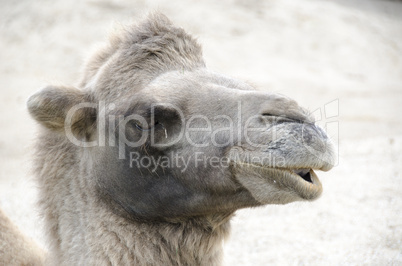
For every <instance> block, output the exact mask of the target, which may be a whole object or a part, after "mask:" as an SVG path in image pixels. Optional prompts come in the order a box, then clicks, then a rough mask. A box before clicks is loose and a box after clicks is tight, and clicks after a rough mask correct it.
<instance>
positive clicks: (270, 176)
mask: <svg viewBox="0 0 402 266" xmlns="http://www.w3.org/2000/svg"><path fill="white" fill-rule="evenodd" d="M239 164H240V165H241V166H242V167H249V168H256V169H258V170H263V171H264V173H265V174H264V178H266V179H267V180H269V181H271V182H272V183H273V184H274V185H275V186H278V187H281V188H283V189H285V190H291V191H294V192H296V193H297V194H298V195H299V196H300V197H301V198H302V199H305V200H313V199H316V198H318V197H319V196H320V195H321V193H322V184H321V182H320V180H319V179H318V177H317V175H316V173H315V172H314V170H313V169H312V168H308V167H302V168H273V167H268V166H264V165H259V164H250V163H243V162H241V163H239ZM250 170H251V169H250Z"/></svg>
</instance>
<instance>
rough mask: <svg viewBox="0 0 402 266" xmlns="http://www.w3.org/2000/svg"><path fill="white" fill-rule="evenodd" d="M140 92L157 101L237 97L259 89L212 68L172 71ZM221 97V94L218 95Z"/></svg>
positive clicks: (209, 99) (200, 100)
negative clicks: (216, 71) (215, 71)
mask: <svg viewBox="0 0 402 266" xmlns="http://www.w3.org/2000/svg"><path fill="white" fill-rule="evenodd" d="M140 93H143V94H148V95H152V96H153V98H154V99H155V100H156V101H169V100H170V101H173V102H177V101H182V100H185V101H192V100H193V99H194V100H195V101H197V102H203V101H211V100H216V99H218V98H225V99H228V100H229V99H237V98H241V97H242V95H244V94H250V93H257V92H256V91H254V90H253V88H252V87H251V86H250V85H248V84H246V83H244V82H241V81H238V80H235V79H232V78H229V77H226V76H223V75H220V74H217V73H214V72H210V71H208V70H206V69H200V70H197V71H171V72H168V73H165V74H163V75H161V76H159V77H157V78H156V79H155V80H153V81H152V82H151V83H150V84H149V85H148V86H147V87H145V88H144V89H143V90H142V91H141V92H140ZM217 97H218V98H217Z"/></svg>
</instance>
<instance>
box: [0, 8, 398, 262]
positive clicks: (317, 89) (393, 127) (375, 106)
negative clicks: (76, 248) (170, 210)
mask: <svg viewBox="0 0 402 266" xmlns="http://www.w3.org/2000/svg"><path fill="white" fill-rule="evenodd" d="M0 6H1V7H0V60H1V64H0V97H1V98H0V113H1V117H0V208H2V209H3V210H4V211H5V212H6V213H7V214H8V215H9V216H10V217H11V218H12V220H13V221H14V222H15V223H16V224H17V225H18V226H19V227H20V228H21V230H23V231H24V232H25V233H26V234H28V235H29V236H31V237H32V238H34V239H35V240H37V241H39V242H40V243H42V244H43V243H44V241H43V238H42V228H41V223H40V220H39V219H38V212H37V209H36V207H35V200H36V188H35V183H34V182H32V175H31V172H30V167H31V166H30V161H31V156H32V143H33V140H34V138H35V132H36V125H35V123H34V122H33V121H32V120H31V119H30V118H29V116H28V113H27V110H26V107H25V102H26V99H27V98H28V97H29V95H31V94H32V93H33V92H35V91H36V90H38V89H39V88H40V87H42V86H44V85H46V84H49V83H52V82H56V83H60V82H62V83H65V84H70V85H71V84H75V83H76V82H77V81H78V79H79V75H80V70H81V66H82V64H83V61H84V59H85V58H86V57H87V56H88V55H89V54H90V52H91V50H92V48H93V47H94V45H96V44H97V43H99V42H102V41H103V40H104V39H105V36H106V34H107V32H108V30H109V29H110V28H111V26H112V22H115V21H121V22H127V21H130V20H131V19H136V18H140V17H142V16H143V15H144V14H146V13H147V12H148V11H152V10H155V9H159V10H160V11H162V12H163V13H165V14H166V15H167V16H168V17H170V19H171V20H172V21H173V22H174V23H175V24H176V25H179V26H181V27H183V28H185V29H186V30H187V31H188V32H190V33H192V34H193V35H195V36H197V38H198V40H199V42H200V43H201V44H202V45H203V47H204V56H205V60H206V62H207V65H208V67H209V68H210V69H212V70H215V71H217V72H221V73H224V74H227V75H230V76H232V77H235V78H240V79H244V80H247V81H249V82H250V83H252V84H254V85H255V86H256V87H258V88H260V89H264V90H267V91H272V92H277V93H281V94H285V95H288V96H290V97H292V98H294V99H295V100H297V101H298V102H299V103H300V104H301V105H302V106H305V107H307V108H309V109H310V110H318V113H319V111H320V110H321V115H322V119H321V122H322V123H323V125H324V126H325V124H326V123H327V124H328V125H331V132H330V135H331V136H332V137H333V139H334V141H335V142H336V143H337V145H338V147H339V163H338V165H337V166H336V167H335V168H334V169H333V170H332V171H330V172H327V173H319V176H320V179H321V182H322V183H323V186H324V193H323V195H322V197H321V198H320V199H319V200H317V201H315V202H313V203H293V204H289V205H285V206H266V207H263V208H257V209H248V210H241V211H239V212H238V213H237V215H236V217H235V218H234V219H233V223H232V227H233V230H232V235H231V238H230V240H229V241H227V243H226V244H225V251H226V254H225V265H268V264H272V265H402V181H401V178H402V175H401V172H402V156H401V154H400V153H401V152H402V118H401V116H402V2H398V1H380V0H378V1H371V0H361V1H356V0H344V1H324V0H323V1H318V0H317V1H313V0H311V1H307V0H303V1H301V0H299V1H291V0H284V1H278V0H277V1H257V0H251V1H246V0H223V1H212V0H210V1H179V0H170V1H165V2H158V1H140V0H138V1H129V0H122V1H106V0H101V1H97V0H92V1H89V0H85V1H78V0H73V1H51V0H49V1H27V0H19V1H12V0H8V1H6V0H1V1H0ZM326 107H327V109H328V110H326Z"/></svg>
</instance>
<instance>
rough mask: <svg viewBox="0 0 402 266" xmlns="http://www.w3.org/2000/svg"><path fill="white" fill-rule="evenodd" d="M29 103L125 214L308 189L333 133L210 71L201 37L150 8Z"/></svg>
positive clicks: (278, 197) (327, 164) (108, 203)
mask: <svg viewBox="0 0 402 266" xmlns="http://www.w3.org/2000/svg"><path fill="white" fill-rule="evenodd" d="M28 109H29V112H30V114H31V115H32V116H33V117H34V119H36V120H37V121H38V122H39V123H40V124H41V125H42V126H43V128H44V130H46V131H47V132H48V134H52V135H54V136H57V138H60V139H62V140H63V141H68V142H69V143H70V144H71V150H74V156H75V158H76V160H73V163H74V164H75V165H71V167H76V168H77V169H79V173H80V176H81V178H87V179H88V180H90V182H89V184H91V187H90V188H88V189H90V190H93V191H94V193H95V194H96V195H97V197H98V198H99V201H101V202H102V203H103V204H104V206H105V207H106V208H109V209H113V211H115V212H116V213H118V214H119V215H122V216H125V217H128V218H130V219H134V220H168V221H170V220H181V219H187V218H190V217H199V216H211V215H212V216H213V215H217V214H230V213H233V212H234V211H235V210H237V209H240V208H245V207H252V206H260V205H264V204H285V203H289V202H292V201H298V200H314V199H316V198H317V197H319V196H320V194H321V192H322V186H321V183H320V181H319V179H318V177H317V174H316V171H317V170H323V171H327V170H329V169H331V168H332V166H333V163H334V153H333V145H332V144H331V141H330V140H329V139H328V137H327V135H326V133H325V132H324V131H323V130H322V129H321V128H319V127H318V126H316V125H315V123H314V119H313V118H312V117H311V116H310V114H309V112H308V111H306V109H304V108H302V107H300V106H299V105H298V104H297V103H296V102H295V101H294V100H292V99H289V98H287V97H285V96H282V95H278V94H273V93H270V92H263V91H261V90H256V89H255V88H253V87H252V86H250V85H248V84H246V83H244V82H241V81H238V80H235V79H232V78H229V77H226V76H223V75H220V74H217V73H214V72H212V71H209V70H208V69H207V68H206V67H205V63H204V60H203V58H202V53H201V48H200V46H199V45H198V44H197V43H196V41H195V40H194V39H193V38H192V37H191V36H189V35H188V34H186V33H185V32H184V31H183V30H182V29H180V28H176V27H175V26H173V25H172V24H171V23H170V22H169V20H168V19H167V18H166V17H164V16H163V15H160V14H154V15H151V16H150V17H149V18H148V19H146V20H145V21H144V22H142V23H140V24H138V25H131V26H128V27H125V28H122V29H121V30H120V31H118V32H117V33H116V34H115V35H114V36H112V37H111V38H110V40H109V42H108V43H107V44H106V45H105V46H104V47H103V49H101V50H100V51H98V52H97V53H96V54H95V55H94V56H93V57H92V58H91V59H90V60H89V62H88V64H87V66H86V69H85V71H84V76H83V78H82V80H81V82H80V84H79V85H78V88H75V87H68V86H49V87H46V88H44V89H43V90H41V91H39V92H38V93H36V94H34V95H33V96H31V98H30V99H29V101H28Z"/></svg>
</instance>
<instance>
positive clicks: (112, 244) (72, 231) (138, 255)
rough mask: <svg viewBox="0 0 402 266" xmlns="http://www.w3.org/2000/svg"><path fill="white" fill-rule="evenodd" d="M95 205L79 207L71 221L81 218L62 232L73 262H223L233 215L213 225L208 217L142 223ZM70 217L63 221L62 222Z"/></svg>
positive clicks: (67, 257)
mask: <svg viewBox="0 0 402 266" xmlns="http://www.w3.org/2000/svg"><path fill="white" fill-rule="evenodd" d="M91 205H92V204H89V205H88V207H90V209H86V210H85V211H84V210H83V211H78V209H77V213H76V214H75V215H80V216H77V217H75V218H73V216H71V217H69V218H70V223H71V224H73V223H74V222H75V223H76V224H75V225H74V226H70V225H65V226H64V227H65V229H64V230H63V231H60V232H59V238H60V240H61V244H60V252H61V254H60V253H59V254H58V255H57V257H59V258H63V260H64V262H68V263H66V264H68V265H78V264H79V265H104V264H110V263H111V265H208V266H210V265H220V264H221V259H222V244H223V243H222V242H223V240H224V239H225V236H227V235H228V232H229V221H228V220H226V221H224V222H223V223H222V224H220V225H218V226H217V227H216V228H211V227H209V226H207V224H208V221H207V219H205V218H199V219H194V220H188V221H185V222H180V223H157V224H153V223H136V222H133V221H127V220H126V219H124V218H122V217H120V216H117V215H115V214H113V213H112V212H110V211H108V210H104V209H99V208H98V209H97V208H93V207H96V206H95V205H92V206H93V207H91ZM97 207H99V206H97ZM65 219H66V217H63V218H61V219H60V221H59V223H60V224H61V225H62V224H63V223H64V222H65ZM67 219H68V218H67ZM77 220H79V222H77ZM204 223H205V224H204ZM63 242H64V243H65V244H64V245H63ZM57 253H58V252H57ZM57 253H56V254H57ZM109 262H110V263H109Z"/></svg>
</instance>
